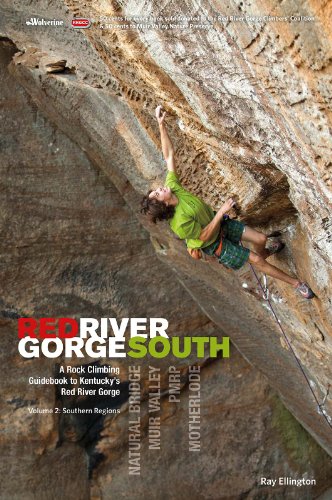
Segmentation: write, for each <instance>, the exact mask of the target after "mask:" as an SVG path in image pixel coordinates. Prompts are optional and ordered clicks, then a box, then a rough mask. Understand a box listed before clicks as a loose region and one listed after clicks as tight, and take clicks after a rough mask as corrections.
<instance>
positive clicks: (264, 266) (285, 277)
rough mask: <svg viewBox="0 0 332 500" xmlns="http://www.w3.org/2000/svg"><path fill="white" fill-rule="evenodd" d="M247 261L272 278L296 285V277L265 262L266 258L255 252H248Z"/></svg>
mask: <svg viewBox="0 0 332 500" xmlns="http://www.w3.org/2000/svg"><path fill="white" fill-rule="evenodd" d="M249 262H250V264H252V265H253V266H254V267H255V268H256V269H257V270H258V271H261V272H262V273H264V274H266V275H267V276H272V278H276V279H278V280H281V281H284V282H285V283H289V284H290V285H292V286H293V287H296V286H297V285H298V284H299V283H300V281H299V280H298V279H296V278H292V277H291V276H289V274H286V273H284V272H283V271H281V269H278V268H277V267H275V266H272V264H269V263H268V262H266V260H265V259H264V258H263V257H262V256H261V255H259V254H257V253H255V252H250V254H249Z"/></svg>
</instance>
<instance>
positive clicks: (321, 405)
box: [241, 243, 332, 429]
mask: <svg viewBox="0 0 332 500" xmlns="http://www.w3.org/2000/svg"><path fill="white" fill-rule="evenodd" d="M241 245H242V243H241ZM249 266H250V267H251V270H252V272H253V273H254V275H255V278H256V280H257V283H258V285H259V287H260V288H261V290H262V294H263V298H264V300H265V301H266V302H267V303H268V305H269V307H270V310H271V312H272V315H273V317H274V319H275V320H276V322H277V324H278V326H279V329H280V331H281V333H282V335H283V337H284V339H285V342H286V344H287V346H288V347H289V349H290V351H291V353H292V354H293V356H294V358H295V361H296V363H297V365H298V367H299V368H300V370H301V372H302V374H303V376H304V378H305V380H306V383H307V384H308V387H309V389H310V391H311V394H312V395H313V398H314V400H315V402H316V404H317V413H318V414H319V415H322V416H323V417H324V418H325V420H326V422H327V424H328V425H329V427H330V428H331V429H332V418H331V417H330V415H328V413H327V412H326V410H325V408H324V406H325V401H326V399H327V396H328V394H329V390H330V385H329V386H328V388H327V392H326V394H325V397H324V399H323V402H322V403H319V401H318V398H317V396H316V394H315V392H314V391H313V389H312V387H311V384H310V380H309V378H308V376H307V375H306V373H305V371H304V369H303V367H302V364H301V361H300V360H299V358H298V357H297V355H296V354H295V351H294V349H293V347H292V345H291V343H290V341H289V339H288V337H287V335H286V332H285V330H284V329H283V327H282V325H281V321H280V319H279V318H278V316H277V314H276V312H275V310H274V308H273V306H272V304H271V301H270V297H269V289H268V285H267V277H266V275H265V274H264V275H263V284H262V283H261V281H260V279H259V277H258V275H257V273H256V271H255V269H254V267H253V266H252V264H250V263H249Z"/></svg>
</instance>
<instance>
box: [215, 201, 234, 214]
mask: <svg viewBox="0 0 332 500" xmlns="http://www.w3.org/2000/svg"><path fill="white" fill-rule="evenodd" d="M234 205H235V200H233V198H229V199H228V200H227V201H225V203H224V204H223V205H222V206H221V207H220V208H219V210H218V214H219V215H221V216H223V215H225V214H226V213H227V212H228V211H229V210H230V209H231V208H233V207H234Z"/></svg>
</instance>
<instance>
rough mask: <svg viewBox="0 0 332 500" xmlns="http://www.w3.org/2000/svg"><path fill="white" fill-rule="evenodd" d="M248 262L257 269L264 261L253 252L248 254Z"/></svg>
mask: <svg viewBox="0 0 332 500" xmlns="http://www.w3.org/2000/svg"><path fill="white" fill-rule="evenodd" d="M249 262H250V264H253V265H254V266H256V267H259V266H261V265H264V263H265V260H264V259H263V257H262V256H261V255H258V254H257V253H255V252H250V254H249Z"/></svg>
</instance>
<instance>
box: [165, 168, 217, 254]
mask: <svg viewBox="0 0 332 500" xmlns="http://www.w3.org/2000/svg"><path fill="white" fill-rule="evenodd" d="M165 185H166V186H167V187H169V188H171V190H172V192H173V193H174V194H175V196H176V197H177V198H178V200H179V203H178V204H177V205H176V207H175V214H174V216H173V217H172V218H171V219H170V220H169V225H170V226H171V229H172V231H174V233H175V234H177V235H178V236H179V238H181V240H186V243H187V247H188V248H204V247H207V246H208V245H211V243H213V242H214V241H215V240H216V237H217V235H218V231H217V234H215V235H213V237H212V239H211V240H209V241H202V240H200V239H199V235H200V234H201V231H202V229H203V228H204V227H205V226H207V225H208V224H209V223H210V222H211V220H212V219H213V217H214V212H213V210H212V208H211V207H209V205H207V204H206V203H204V201H202V200H201V199H200V198H198V197H197V196H194V195H193V194H191V193H189V192H188V191H186V190H185V189H184V188H183V187H182V186H181V183H180V181H179V179H178V177H177V175H176V174H175V172H168V174H167V176H166V182H165Z"/></svg>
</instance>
